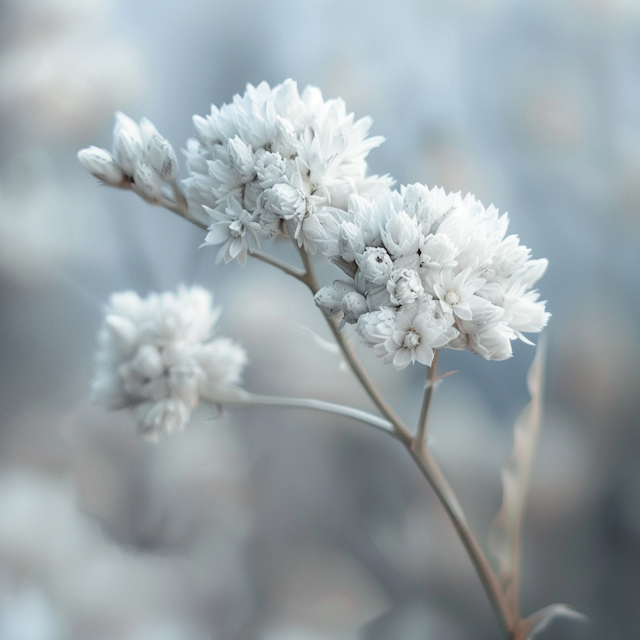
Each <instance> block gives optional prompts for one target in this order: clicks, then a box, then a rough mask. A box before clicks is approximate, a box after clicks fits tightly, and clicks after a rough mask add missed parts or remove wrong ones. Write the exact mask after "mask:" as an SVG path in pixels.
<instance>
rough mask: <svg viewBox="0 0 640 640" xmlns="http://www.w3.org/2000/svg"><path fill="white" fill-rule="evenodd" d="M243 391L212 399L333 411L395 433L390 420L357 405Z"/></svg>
mask: <svg viewBox="0 0 640 640" xmlns="http://www.w3.org/2000/svg"><path fill="white" fill-rule="evenodd" d="M241 391H242V393H241V395H238V396H237V397H236V398H233V399H225V400H223V401H216V400H215V399H212V401H213V402H215V403H216V404H221V405H226V406H244V405H254V406H263V407H285V408H294V409H295V408H297V409H311V410H314V411H323V412H325V413H332V414H335V415H339V416H344V417H346V418H352V419H353V420H358V421H359V422H363V423H364V424H367V425H369V426H371V427H375V428H376V429H380V430H381V431H384V432H385V433H390V434H393V425H392V424H391V423H390V422H388V421H387V420H384V419H383V418H379V417H378V416H374V415H373V414H371V413H368V412H366V411H362V410H361V409H356V408H355V407H349V406H346V405H342V404H336V403H334V402H325V401H324V400H317V399H316V398H285V397H281V396H268V395H260V394H256V393H250V392H248V391H245V390H244V389H242V390H241Z"/></svg>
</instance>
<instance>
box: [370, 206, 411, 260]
mask: <svg viewBox="0 0 640 640" xmlns="http://www.w3.org/2000/svg"><path fill="white" fill-rule="evenodd" d="M380 234H381V235H382V242H384V246H385V247H386V248H387V250H388V251H389V253H390V254H391V255H392V256H393V257H394V258H401V257H402V256H406V255H409V254H412V253H415V252H416V251H417V250H418V246H419V245H420V223H419V222H418V221H417V220H416V219H415V218H411V217H409V216H408V215H407V214H406V213H405V212H404V211H400V212H399V213H394V214H393V215H390V216H389V217H388V218H387V222H386V224H385V225H384V229H381V230H380Z"/></svg>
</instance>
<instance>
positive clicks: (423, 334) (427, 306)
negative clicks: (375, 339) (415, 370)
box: [384, 300, 457, 370]
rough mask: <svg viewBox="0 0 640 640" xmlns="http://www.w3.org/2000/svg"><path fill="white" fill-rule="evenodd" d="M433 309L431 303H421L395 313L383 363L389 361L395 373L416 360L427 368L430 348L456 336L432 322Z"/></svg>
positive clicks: (451, 328) (453, 332)
mask: <svg viewBox="0 0 640 640" xmlns="http://www.w3.org/2000/svg"><path fill="white" fill-rule="evenodd" d="M434 307H435V303H434V302H433V301H432V300H425V301H424V302H423V303H420V304H418V303H416V304H413V305H410V306H408V307H403V308H402V309H401V310H399V311H398V312H397V313H396V317H395V326H394V330H393V334H392V335H391V337H389V338H387V340H386V341H385V343H384V347H385V349H386V351H387V354H386V355H385V356H384V358H385V362H387V363H388V362H392V363H393V365H394V366H395V368H396V369H398V370H400V369H404V368H405V367H406V366H407V365H408V364H409V363H414V362H416V361H418V362H420V363H422V364H425V365H427V366H430V365H431V362H432V361H433V353H434V349H437V348H439V347H443V346H444V345H446V344H447V342H449V341H450V340H452V339H453V338H455V337H456V335H457V332H456V330H455V329H454V328H453V327H447V328H443V327H442V324H441V323H440V322H434V321H433V319H434V311H435V310H434Z"/></svg>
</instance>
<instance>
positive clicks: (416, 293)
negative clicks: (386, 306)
mask: <svg viewBox="0 0 640 640" xmlns="http://www.w3.org/2000/svg"><path fill="white" fill-rule="evenodd" d="M387 291H388V292H389V294H390V297H391V303H392V304H395V305H406V304H411V303H412V302H415V301H416V300H419V299H420V298H421V297H422V296H423V295H424V287H423V286H422V282H421V281H420V276H419V275H418V274H417V273H416V272H415V271H414V270H413V269H396V270H395V271H392V272H391V277H390V279H389V281H388V282H387Z"/></svg>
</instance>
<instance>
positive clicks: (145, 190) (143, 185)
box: [133, 163, 162, 202]
mask: <svg viewBox="0 0 640 640" xmlns="http://www.w3.org/2000/svg"><path fill="white" fill-rule="evenodd" d="M133 183H134V185H135V186H134V189H135V190H136V191H137V192H138V193H139V194H140V195H141V196H142V197H143V198H145V199H146V200H148V201H152V202H156V201H158V200H160V197H161V196H162V179H161V178H160V175H159V174H158V172H157V171H156V170H155V169H154V168H153V167H151V166H149V165H148V164H146V163H140V164H138V165H137V166H136V168H135V172H134V174H133Z"/></svg>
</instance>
